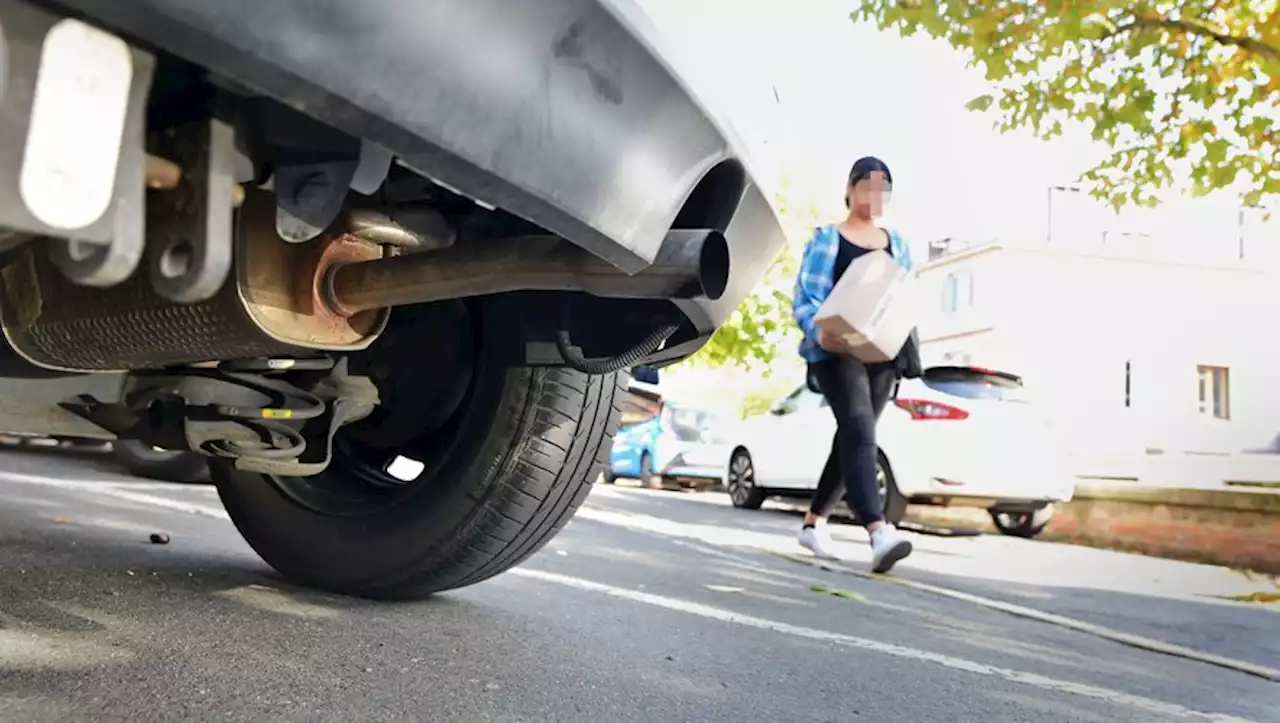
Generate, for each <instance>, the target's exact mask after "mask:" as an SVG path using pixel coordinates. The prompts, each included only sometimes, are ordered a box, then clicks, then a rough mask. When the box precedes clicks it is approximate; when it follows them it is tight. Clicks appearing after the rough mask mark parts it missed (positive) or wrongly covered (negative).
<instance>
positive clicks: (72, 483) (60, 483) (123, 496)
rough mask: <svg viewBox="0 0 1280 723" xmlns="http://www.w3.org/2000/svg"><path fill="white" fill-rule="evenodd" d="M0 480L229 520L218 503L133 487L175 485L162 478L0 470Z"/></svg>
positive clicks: (163, 487)
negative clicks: (82, 478) (151, 481)
mask: <svg viewBox="0 0 1280 723" xmlns="http://www.w3.org/2000/svg"><path fill="white" fill-rule="evenodd" d="M0 482H18V483H21V484H29V485H39V486H42V487H53V488H56V489H64V490H75V491H77V492H89V493H92V494H98V495H103V496H105V497H115V498H116V499H120V500H126V501H128V502H136V503H138V504H144V505H151V506H152V507H163V508H165V509H169V510H175V511H177V512H186V513H187V514H191V515H200V516H202V517H212V518H214V519H216V520H230V519H231V518H230V517H228V516H227V512H226V510H224V509H222V508H221V507H214V506H212V505H202V504H197V503H194V502H183V501H182V500H175V499H171V498H168V497H160V496H158V495H149V494H146V493H145V492H137V491H134V490H136V489H139V488H141V489H169V490H172V489H174V485H172V484H168V485H166V484H165V483H163V482H157V483H155V485H156V486H155V487H146V486H144V485H146V484H147V483H130V482H126V483H119V484H117V483H114V482H79V481H76V480H64V479H55V478H53V477H40V476H39V475H31V474H22V473H20V472H4V473H2V474H0Z"/></svg>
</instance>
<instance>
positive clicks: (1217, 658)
mask: <svg viewBox="0 0 1280 723" xmlns="http://www.w3.org/2000/svg"><path fill="white" fill-rule="evenodd" d="M766 552H768V553H769V554H773V555H777V556H779V557H782V558H783V559H787V560H791V561H792V562H797V563H800V564H802V565H810V566H817V567H821V568H822V569H824V570H832V571H835V572H842V573H845V574H849V575H854V576H856V577H861V578H863V579H866V580H874V581H876V582H881V583H895V584H898V585H902V586H904V587H909V588H913V589H915V590H921V591H923V592H928V593H933V594H934V595H941V596H943V597H948V598H951V599H953V600H961V601H963V602H967V603H970V604H972V605H978V606H980V607H985V608H991V609H992V610H999V611H1000V612H1003V613H1008V614H1009V615H1014V616H1016V617H1020V618H1027V619H1028V620H1036V621H1038V622H1042V623H1048V624H1049V625H1057V626H1058V627H1062V628H1067V629H1068V630H1074V631H1076V632H1078V633H1084V634H1086V635H1093V636H1095V637H1099V638H1103V639H1106V640H1110V641H1112V642H1116V643H1120V644H1122V645H1128V646H1130V647H1134V648H1140V649H1142V650H1148V651H1151V652H1153V653H1161V654H1163V655H1170V656H1173V657H1176V658H1186V659H1187V660H1195V661H1199V662H1201V663H1207V664H1209V665H1216V666H1218V667H1220V668H1227V669H1228V670H1235V671H1238V672H1241V673H1247V674H1249V675H1253V676H1256V677H1258V678H1262V679H1264V680H1270V681H1273V682H1280V669H1277V668H1269V667H1267V666H1265V665H1257V664H1255V663H1250V662H1248V661H1244V660H1236V659H1235V658H1228V657H1225V656H1222V655H1214V654H1213V653H1205V652H1202V651H1199V650H1193V649H1191V648H1188V647H1185V646H1182V645H1174V644H1173V643H1166V642H1164V641H1162V640H1156V639H1154V638H1148V637H1146V636H1143V635H1134V634H1133V633H1126V632H1124V631H1123V630H1113V629H1111V628H1108V627H1104V626H1102V625H1094V624H1093V623H1088V622H1085V621H1083V620H1077V619H1075V618H1069V617H1067V616H1065V615H1056V614H1054V613H1048V612H1045V611H1043V610H1037V609H1035V608H1030V607H1027V606H1025V605H1015V604H1013V603H1008V602H1004V601H1002V600H993V599H991V598H987V597H982V596H980V595H974V594H972V593H967V592H963V591H960V590H952V589H951V588H947V587H941V586H939V585H930V584H929V583H926V582H919V581H917V580H909V579H907V578H904V577H893V576H883V575H873V574H871V573H868V572H862V571H861V570H853V569H850V568H849V566H848V565H843V564H840V563H838V562H836V563H828V562H825V561H822V562H818V561H815V559H814V558H813V557H810V556H806V555H795V554H790V553H781V552H773V551H769V550H766Z"/></svg>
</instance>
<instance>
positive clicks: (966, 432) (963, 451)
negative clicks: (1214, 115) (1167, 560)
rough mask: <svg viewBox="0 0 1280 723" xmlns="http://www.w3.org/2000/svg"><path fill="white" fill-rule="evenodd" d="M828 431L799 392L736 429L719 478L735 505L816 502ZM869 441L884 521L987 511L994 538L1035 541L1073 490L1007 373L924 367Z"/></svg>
mask: <svg viewBox="0 0 1280 723" xmlns="http://www.w3.org/2000/svg"><path fill="white" fill-rule="evenodd" d="M835 428H836V424H835V418H834V417H833V416H832V414H831V410H830V409H828V408H827V404H826V400H825V399H824V398H823V397H822V396H821V395H819V394H817V393H815V392H812V391H810V390H809V389H808V388H807V387H804V386H801V387H800V388H799V389H796V390H795V391H794V392H792V393H791V394H789V395H788V396H786V397H784V398H783V399H780V400H779V401H778V402H777V403H775V404H774V405H773V407H772V409H771V410H770V411H769V412H768V413H766V414H761V415H758V416H755V417H750V418H748V419H746V420H744V421H743V423H742V424H741V425H740V426H739V427H738V428H737V430H736V434H735V435H734V439H735V441H736V444H735V447H734V450H733V452H732V456H731V458H730V462H729V470H728V474H727V475H726V480H725V484H726V488H727V490H728V492H729V495H730V498H731V499H732V500H733V504H734V506H736V507H745V508H749V509H757V508H759V507H760V505H761V504H762V503H763V502H764V500H765V499H766V498H768V497H771V496H782V497H809V496H812V494H813V492H814V491H815V490H816V488H817V485H818V477H819V475H820V474H821V472H822V467H823V464H824V463H825V462H826V459H827V454H828V452H829V451H830V449H831V440H832V436H833V435H834V434H835ZM876 434H877V438H878V439H877V441H878V443H879V445H880V456H879V469H878V472H879V481H880V494H881V499H882V501H883V503H884V509H885V517H886V519H888V520H889V521H890V522H895V523H896V522H898V521H899V520H901V519H902V517H903V514H904V513H905V512H906V508H907V504H908V503H911V504H925V505H952V506H966V507H983V508H986V509H988V510H990V512H991V516H992V520H993V521H994V522H995V524H996V527H997V528H998V529H999V530H1000V531H1001V532H1004V533H1005V534H1010V535H1018V536H1022V537H1033V536H1035V535H1037V534H1039V533H1040V531H1041V530H1043V529H1044V527H1045V525H1046V524H1048V522H1049V518H1050V517H1051V516H1052V514H1053V510H1054V505H1055V503H1059V502H1066V501H1069V500H1070V499H1071V497H1072V495H1073V494H1074V493H1075V479H1076V478H1075V475H1074V470H1073V469H1072V465H1071V463H1070V461H1069V460H1070V456H1069V454H1068V452H1067V449H1066V446H1065V444H1063V443H1062V441H1061V439H1060V438H1059V437H1058V435H1056V434H1055V433H1054V431H1053V429H1052V427H1051V425H1050V424H1049V423H1048V420H1046V419H1045V418H1043V417H1042V416H1041V415H1040V414H1039V413H1038V412H1037V409H1036V407H1035V405H1034V404H1032V403H1031V402H1030V401H1029V400H1028V398H1027V396H1026V390H1025V389H1024V387H1023V383H1022V379H1021V378H1019V377H1017V376H1014V375H1012V374H1006V373H1003V372H998V371H993V370H989V369H979V368H976V367H953V366H946V367H943V366H939V367H931V368H929V369H928V370H926V371H925V374H924V376H923V377H922V378H920V379H904V380H902V381H901V382H900V383H899V384H898V385H897V387H896V388H895V390H894V393H893V396H892V398H891V400H890V403H889V405H888V406H887V408H886V409H885V411H884V414H883V415H882V416H881V418H880V425H879V427H878V428H877V431H876Z"/></svg>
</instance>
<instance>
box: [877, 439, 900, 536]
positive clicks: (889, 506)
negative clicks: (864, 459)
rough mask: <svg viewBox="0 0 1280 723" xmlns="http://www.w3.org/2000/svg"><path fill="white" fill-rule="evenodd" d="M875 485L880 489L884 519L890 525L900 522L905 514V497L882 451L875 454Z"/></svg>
mask: <svg viewBox="0 0 1280 723" xmlns="http://www.w3.org/2000/svg"><path fill="white" fill-rule="evenodd" d="M876 485H877V487H878V488H879V490H880V504H881V507H882V509H883V512H884V521H885V522H888V523H889V524H891V525H897V524H898V523H899V522H902V518H904V517H906V516H907V498H906V497H904V496H903V494H902V493H901V492H899V491H898V480H897V478H896V477H894V476H893V468H892V467H890V466H889V459H888V458H887V457H885V456H884V453H883V452H881V453H879V454H877V455H876Z"/></svg>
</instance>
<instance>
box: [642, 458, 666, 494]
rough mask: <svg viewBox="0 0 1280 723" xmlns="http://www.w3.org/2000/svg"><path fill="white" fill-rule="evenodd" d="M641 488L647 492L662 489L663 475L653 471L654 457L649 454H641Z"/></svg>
mask: <svg viewBox="0 0 1280 723" xmlns="http://www.w3.org/2000/svg"><path fill="white" fill-rule="evenodd" d="M640 486H641V487H643V488H645V489H647V490H660V489H662V486H663V485H662V475H659V474H656V473H654V471H653V457H652V456H650V455H649V453H648V452H641V453H640Z"/></svg>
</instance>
